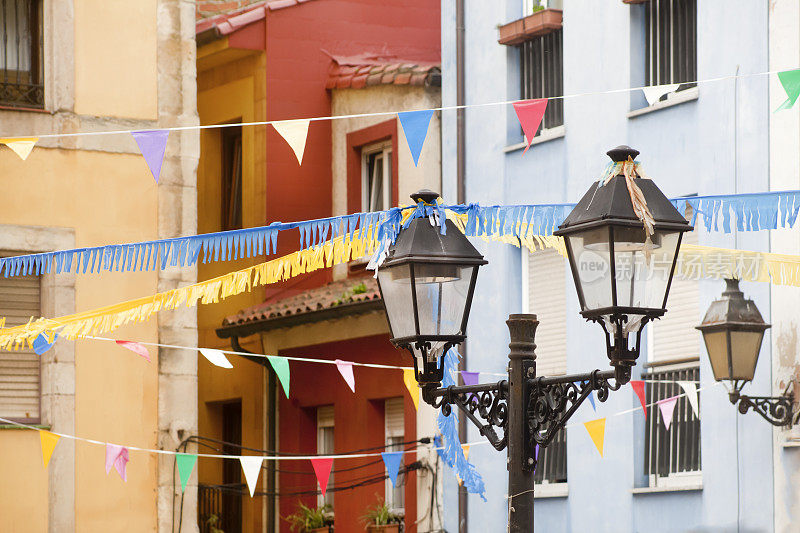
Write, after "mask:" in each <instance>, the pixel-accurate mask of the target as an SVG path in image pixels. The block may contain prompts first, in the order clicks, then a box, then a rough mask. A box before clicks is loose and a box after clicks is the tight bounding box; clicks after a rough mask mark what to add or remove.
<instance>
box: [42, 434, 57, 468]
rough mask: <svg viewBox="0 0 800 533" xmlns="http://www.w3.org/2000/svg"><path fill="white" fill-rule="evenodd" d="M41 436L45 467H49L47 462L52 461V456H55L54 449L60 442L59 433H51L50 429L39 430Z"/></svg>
mask: <svg viewBox="0 0 800 533" xmlns="http://www.w3.org/2000/svg"><path fill="white" fill-rule="evenodd" d="M39 438H40V439H41V441H42V462H43V463H44V467H45V468H47V464H48V463H49V462H50V458H51V457H52V456H53V450H55V449H56V444H58V439H60V438H61V437H59V436H58V435H55V434H53V433H50V432H49V431H44V430H41V429H40V430H39Z"/></svg>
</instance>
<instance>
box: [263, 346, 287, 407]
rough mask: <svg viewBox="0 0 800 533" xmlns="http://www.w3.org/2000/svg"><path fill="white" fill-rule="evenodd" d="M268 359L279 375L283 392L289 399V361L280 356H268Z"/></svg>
mask: <svg viewBox="0 0 800 533" xmlns="http://www.w3.org/2000/svg"><path fill="white" fill-rule="evenodd" d="M267 359H269V364H271V365H272V368H273V370H275V373H276V374H278V379H279V380H280V382H281V385H282V386H283V392H284V393H285V394H286V397H287V398H288V397H289V360H288V359H286V358H285V357H280V356H278V355H268V356H267Z"/></svg>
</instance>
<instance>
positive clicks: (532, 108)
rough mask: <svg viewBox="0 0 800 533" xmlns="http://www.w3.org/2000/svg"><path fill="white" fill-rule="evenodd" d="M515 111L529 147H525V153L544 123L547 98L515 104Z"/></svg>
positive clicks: (523, 153)
mask: <svg viewBox="0 0 800 533" xmlns="http://www.w3.org/2000/svg"><path fill="white" fill-rule="evenodd" d="M513 105H514V111H516V112H517V118H518V119H519V123H520V125H521V126H522V131H523V132H524V133H525V140H526V141H528V145H527V146H526V147H525V151H523V152H522V155H525V152H527V151H528V148H530V147H531V143H532V142H533V138H534V137H535V136H536V131H537V130H538V129H539V125H540V124H541V123H542V117H544V110H545V109H547V98H539V99H537V100H523V101H521V102H514V104H513Z"/></svg>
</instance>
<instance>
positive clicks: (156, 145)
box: [131, 130, 169, 183]
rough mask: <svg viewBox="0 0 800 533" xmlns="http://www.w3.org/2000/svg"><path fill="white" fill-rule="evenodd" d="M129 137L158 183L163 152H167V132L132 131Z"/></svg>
mask: <svg viewBox="0 0 800 533" xmlns="http://www.w3.org/2000/svg"><path fill="white" fill-rule="evenodd" d="M131 135H132V136H133V138H134V140H135V141H136V144H137V145H138V146H139V151H140V152H141V153H142V156H144V161H145V163H147V168H149V169H150V173H151V174H152V175H153V178H154V179H155V180H156V183H158V178H159V176H161V165H162V163H163V162H164V152H166V150H167V138H168V137H169V130H144V131H132V132H131Z"/></svg>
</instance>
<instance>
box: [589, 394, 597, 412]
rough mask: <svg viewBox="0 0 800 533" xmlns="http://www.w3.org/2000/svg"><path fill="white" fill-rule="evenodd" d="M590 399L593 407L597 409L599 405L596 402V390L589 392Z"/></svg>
mask: <svg viewBox="0 0 800 533" xmlns="http://www.w3.org/2000/svg"><path fill="white" fill-rule="evenodd" d="M589 401H590V402H591V403H592V409H594V410H595V411H597V406H596V405H595V404H594V391H591V392H590V393H589Z"/></svg>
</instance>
